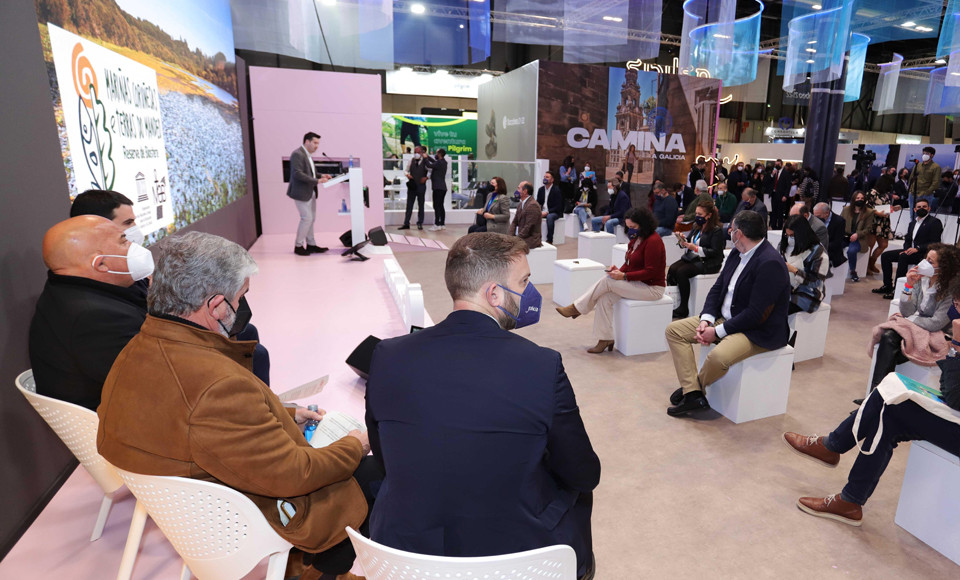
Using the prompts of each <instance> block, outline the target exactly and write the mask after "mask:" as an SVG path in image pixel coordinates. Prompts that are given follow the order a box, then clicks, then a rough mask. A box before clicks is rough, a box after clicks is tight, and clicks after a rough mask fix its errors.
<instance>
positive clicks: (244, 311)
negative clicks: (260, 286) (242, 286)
mask: <svg viewBox="0 0 960 580" xmlns="http://www.w3.org/2000/svg"><path fill="white" fill-rule="evenodd" d="M224 301H225V302H226V303H227V306H229V307H230V310H233V312H234V314H236V318H234V319H233V326H231V327H230V329H229V330H228V329H227V327H226V326H224V325H223V323H222V322H220V321H219V320H218V321H217V322H219V323H220V328H222V329H224V330H225V331H227V334H228V335H229V336H230V338H235V337H236V336H237V335H238V334H240V333H241V332H243V331H244V330H246V329H247V324H249V323H250V319H251V318H252V317H253V312H251V311H250V305H249V304H247V297H246V296H241V297H240V300H239V301H238V302H237V307H236V308H234V307H233V305H232V304H230V301H229V300H226V299H224Z"/></svg>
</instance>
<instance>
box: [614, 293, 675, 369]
mask: <svg viewBox="0 0 960 580" xmlns="http://www.w3.org/2000/svg"><path fill="white" fill-rule="evenodd" d="M672 319H673V298H670V297H669V296H666V295H664V296H663V297H662V298H660V299H659V300H627V299H626V298H621V299H620V300H618V301H617V302H616V304H614V305H613V336H614V346H615V347H616V349H617V350H619V351H620V352H621V353H623V354H625V355H627V356H633V355H635V354H649V353H652V352H665V351H666V350H667V338H666V336H665V335H664V333H665V332H666V330H667V325H668V324H670V321H671V320H672Z"/></svg>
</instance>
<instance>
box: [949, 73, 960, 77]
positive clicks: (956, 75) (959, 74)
mask: <svg viewBox="0 0 960 580" xmlns="http://www.w3.org/2000/svg"><path fill="white" fill-rule="evenodd" d="M950 74H951V75H952V76H955V77H960V73H957V72H953V73H950Z"/></svg>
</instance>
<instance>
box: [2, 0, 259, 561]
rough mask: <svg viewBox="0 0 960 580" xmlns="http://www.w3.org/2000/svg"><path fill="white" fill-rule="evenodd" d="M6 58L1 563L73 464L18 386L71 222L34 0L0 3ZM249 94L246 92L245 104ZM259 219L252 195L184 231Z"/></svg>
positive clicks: (230, 229)
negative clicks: (54, 242)
mask: <svg viewBox="0 0 960 580" xmlns="http://www.w3.org/2000/svg"><path fill="white" fill-rule="evenodd" d="M0 54H2V55H3V57H2V58H0V79H3V89H2V90H0V136H2V138H0V232H2V235H0V465H3V466H4V467H3V469H0V514H2V515H0V558H2V557H3V556H4V555H5V554H6V553H7V552H8V551H9V550H10V548H11V547H13V545H14V544H15V543H16V541H17V539H18V538H19V537H20V535H21V534H22V533H23V531H25V530H26V528H27V527H28V526H29V525H30V523H31V522H32V521H33V519H34V518H35V517H36V515H37V514H38V513H39V512H40V510H42V509H43V507H44V506H45V505H46V503H47V501H48V500H49V499H50V497H52V495H53V494H54V493H55V492H56V490H57V489H58V488H59V486H60V485H61V484H62V482H63V481H64V480H65V479H66V477H68V476H69V475H70V473H71V472H72V471H73V469H74V468H75V466H76V461H75V460H74V458H73V456H72V455H71V454H70V452H69V451H68V450H67V448H66V447H65V446H64V445H63V444H62V443H61V442H60V440H59V439H58V438H57V437H56V435H54V434H53V432H52V431H51V430H50V429H49V428H48V427H47V425H46V424H45V423H44V422H43V420H42V419H40V416H39V415H37V414H36V412H35V411H34V410H33V409H32V408H31V407H30V406H29V405H28V404H27V402H26V400H24V398H23V397H22V396H21V395H20V394H19V393H18V392H17V391H16V389H15V388H14V385H13V381H14V378H15V377H16V376H17V374H19V373H20V372H22V371H24V370H26V369H27V368H28V367H29V366H30V365H29V361H28V358H27V341H26V338H27V329H28V327H29V323H30V317H31V315H32V313H33V308H34V303H35V302H36V299H37V296H38V295H39V294H40V290H41V289H42V288H43V283H44V280H45V279H46V269H45V267H44V265H43V260H42V258H41V241H42V239H43V234H44V232H45V231H46V230H47V229H48V228H49V227H50V226H52V225H53V224H55V223H56V222H58V221H60V220H62V219H65V218H66V217H67V216H68V213H69V207H70V199H69V195H68V189H67V182H66V177H65V175H64V171H63V160H62V158H61V153H60V145H59V142H58V137H57V130H56V123H55V121H54V116H53V109H52V107H51V103H50V85H49V82H48V79H47V75H46V69H45V66H44V62H43V55H42V52H41V46H40V34H39V31H38V27H37V16H36V12H35V8H34V3H33V2H32V1H15V2H0ZM245 89H246V87H245V86H241V87H240V90H241V95H240V97H241V98H240V102H241V103H243V104H244V105H245V103H246V95H245V92H246V91H245ZM244 105H242V106H244ZM244 113H245V111H242V114H244ZM242 118H244V119H245V117H242ZM246 138H247V135H244V140H245V141H246ZM248 168H249V163H248ZM248 183H250V180H249V169H248ZM250 191H251V189H248V192H250ZM254 213H255V212H254V196H253V195H246V196H244V197H243V198H241V199H240V200H238V201H236V202H234V203H232V204H230V205H228V206H227V207H225V208H223V209H221V210H219V211H217V212H215V213H213V214H211V215H209V216H207V217H206V218H204V219H202V220H200V221H198V222H196V223H194V224H192V225H191V226H189V228H186V229H189V230H199V231H205V232H210V233H214V234H218V235H221V236H224V237H226V238H229V239H231V240H234V241H236V242H237V243H239V244H241V245H243V246H244V247H250V245H251V244H253V242H254V241H255V240H256V237H257V231H256V221H255V215H254ZM94 519H95V514H90V521H91V525H92V522H93V520H94Z"/></svg>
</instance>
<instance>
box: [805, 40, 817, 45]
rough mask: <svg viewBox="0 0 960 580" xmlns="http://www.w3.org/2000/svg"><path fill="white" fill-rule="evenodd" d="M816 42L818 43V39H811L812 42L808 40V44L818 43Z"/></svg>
mask: <svg viewBox="0 0 960 580" xmlns="http://www.w3.org/2000/svg"><path fill="white" fill-rule="evenodd" d="M816 43H817V41H816V40H811V41H810V42H808V43H807V44H816Z"/></svg>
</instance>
